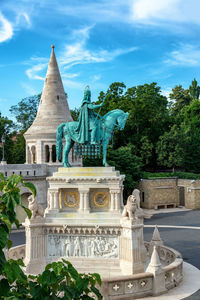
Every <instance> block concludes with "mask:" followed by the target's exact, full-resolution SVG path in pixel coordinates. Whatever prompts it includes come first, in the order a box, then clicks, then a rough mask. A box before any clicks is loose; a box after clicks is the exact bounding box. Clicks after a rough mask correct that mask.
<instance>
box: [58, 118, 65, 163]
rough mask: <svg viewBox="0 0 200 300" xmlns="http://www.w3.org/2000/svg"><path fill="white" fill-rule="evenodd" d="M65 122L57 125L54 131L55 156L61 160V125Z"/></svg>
mask: <svg viewBox="0 0 200 300" xmlns="http://www.w3.org/2000/svg"><path fill="white" fill-rule="evenodd" d="M65 124H66V123H62V124H60V125H59V126H58V128H57V131H56V157H57V159H58V161H61V157H62V138H63V127H64V126H65Z"/></svg>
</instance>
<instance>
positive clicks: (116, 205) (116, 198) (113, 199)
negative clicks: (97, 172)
mask: <svg viewBox="0 0 200 300" xmlns="http://www.w3.org/2000/svg"><path fill="white" fill-rule="evenodd" d="M120 210H121V193H120V190H117V189H116V190H110V211H118V212H119V211H120Z"/></svg>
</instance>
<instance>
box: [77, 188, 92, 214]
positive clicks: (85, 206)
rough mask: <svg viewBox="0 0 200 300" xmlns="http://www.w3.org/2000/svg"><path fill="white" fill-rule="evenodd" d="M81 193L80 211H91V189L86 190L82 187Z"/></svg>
mask: <svg viewBox="0 0 200 300" xmlns="http://www.w3.org/2000/svg"><path fill="white" fill-rule="evenodd" d="M79 195H80V204H79V211H82V212H89V211H90V206H89V190H88V189H84V190H83V189H80V190H79Z"/></svg>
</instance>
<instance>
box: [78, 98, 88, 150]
mask: <svg viewBox="0 0 200 300" xmlns="http://www.w3.org/2000/svg"><path fill="white" fill-rule="evenodd" d="M89 103H90V102H89V101H84V102H83V104H82V106H81V110H80V113H79V117H78V126H77V128H76V133H77V135H78V136H77V142H78V143H81V144H84V143H87V142H89V138H90V137H89V116H88V110H89V109H88V104H89Z"/></svg>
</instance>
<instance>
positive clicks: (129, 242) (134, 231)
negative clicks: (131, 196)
mask: <svg viewBox="0 0 200 300" xmlns="http://www.w3.org/2000/svg"><path fill="white" fill-rule="evenodd" d="M121 224H122V234H121V237H120V254H121V255H120V256H121V259H120V266H121V269H122V273H123V274H124V275H130V274H136V273H140V272H144V264H143V255H142V254H143V240H141V238H142V237H143V223H139V222H137V221H136V222H133V221H132V220H123V219H122V222H121Z"/></svg>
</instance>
